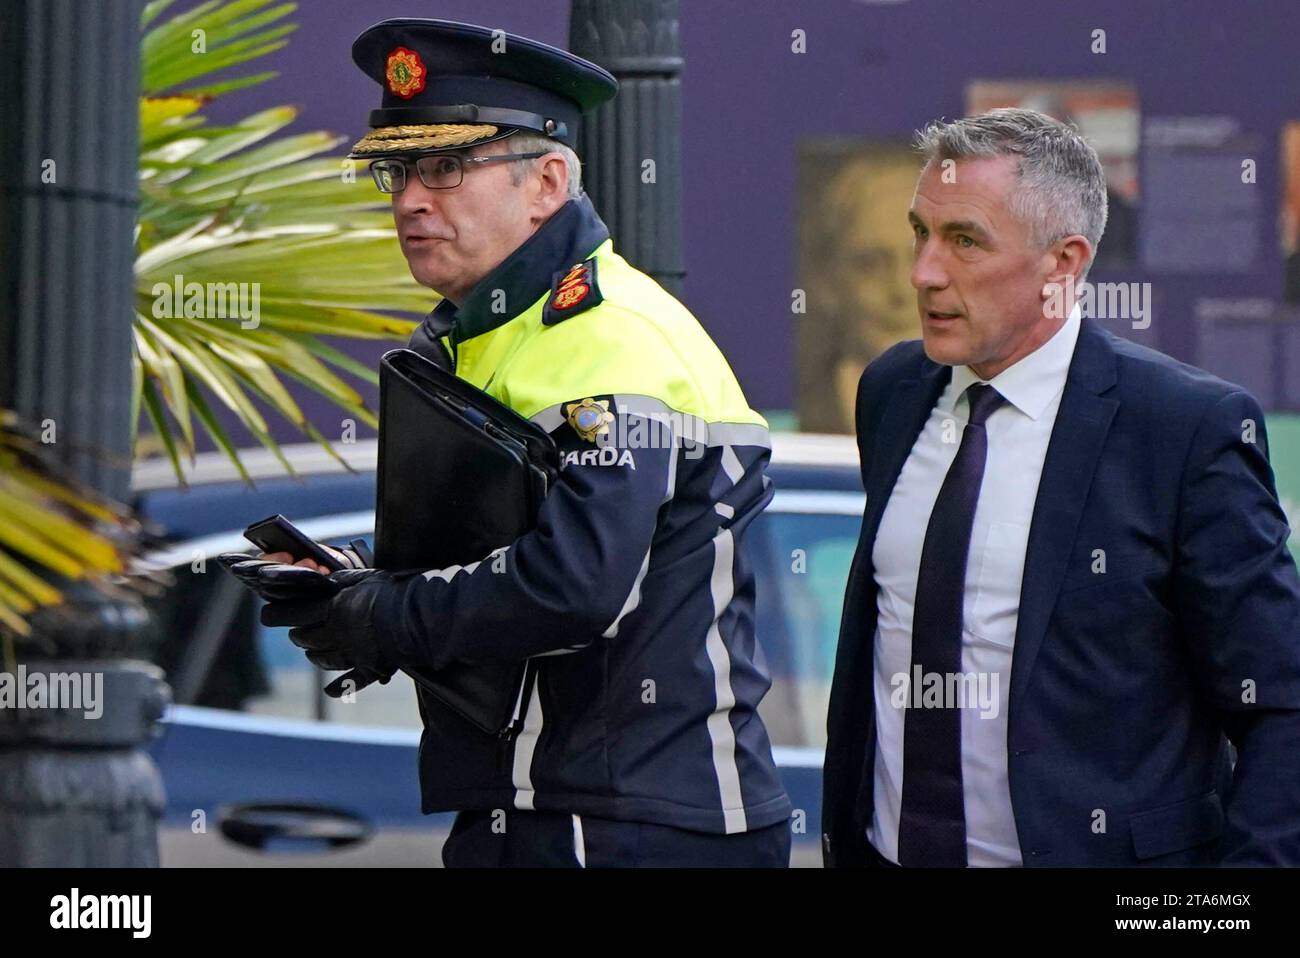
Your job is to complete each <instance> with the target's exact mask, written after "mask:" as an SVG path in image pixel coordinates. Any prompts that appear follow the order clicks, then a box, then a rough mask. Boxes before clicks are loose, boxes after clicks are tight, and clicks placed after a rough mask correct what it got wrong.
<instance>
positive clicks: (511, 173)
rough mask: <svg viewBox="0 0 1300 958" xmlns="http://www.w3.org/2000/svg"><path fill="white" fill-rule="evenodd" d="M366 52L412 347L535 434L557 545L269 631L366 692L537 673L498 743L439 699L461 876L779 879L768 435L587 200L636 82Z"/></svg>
mask: <svg viewBox="0 0 1300 958" xmlns="http://www.w3.org/2000/svg"><path fill="white" fill-rule="evenodd" d="M353 58H354V59H355V61H356V63H357V64H358V66H360V67H361V69H362V70H364V71H365V72H366V73H367V74H368V75H369V76H370V77H371V78H373V79H374V80H376V81H377V82H379V83H380V85H381V86H382V87H383V91H384V92H383V103H382V106H381V108H380V109H378V110H375V111H374V112H372V113H371V115H370V126H371V127H372V129H371V131H370V132H369V133H368V134H367V135H366V136H365V137H364V138H363V139H362V140H361V141H360V142H358V143H357V144H356V146H355V147H354V148H353V152H352V156H353V157H355V158H358V159H362V160H365V161H367V162H368V163H369V166H370V171H371V174H372V176H373V177H374V180H375V183H376V185H377V186H378V187H379V189H380V190H382V191H383V192H385V193H389V194H391V195H392V203H393V216H394V220H395V222H396V225H397V231H398V235H399V239H400V242H401V245H402V251H403V252H404V253H405V255H406V258H407V262H408V263H409V265H410V269H411V273H412V274H413V275H414V276H415V278H416V279H417V280H418V281H419V282H421V283H423V284H424V285H426V286H429V287H430V288H432V289H434V290H436V291H437V292H439V293H441V294H442V296H443V299H442V301H441V302H440V303H439V305H438V307H437V308H436V309H434V310H433V312H432V313H431V314H430V315H429V316H428V318H426V319H425V321H424V322H423V324H422V325H421V326H420V327H419V328H418V330H417V331H416V333H415V334H414V336H413V337H412V339H411V343H410V346H411V348H412V349H415V350H417V351H419V352H420V353H422V354H424V355H425V356H426V357H428V358H430V359H432V360H434V361H435V362H438V363H440V364H442V365H444V366H446V367H449V368H451V369H453V370H454V371H455V373H456V374H457V375H458V376H460V377H462V378H463V379H465V380H467V381H468V382H470V383H472V384H473V385H475V386H478V387H480V388H482V389H484V390H485V391H487V392H488V393H489V394H491V395H492V396H494V397H496V398H497V399H500V400H501V401H503V402H505V403H506V404H507V405H509V406H510V407H511V408H513V409H514V410H516V411H517V412H519V413H520V414H522V415H523V416H525V417H528V418H530V419H532V420H533V421H534V422H537V423H540V424H541V425H542V426H543V427H544V428H545V429H546V430H547V431H548V432H549V433H550V434H551V435H552V436H553V437H554V439H555V440H556V443H557V444H558V446H559V449H560V452H561V458H562V463H563V468H562V471H561V473H560V475H559V478H558V480H557V482H556V484H555V485H554V487H553V488H552V490H551V491H550V493H549V495H548V496H547V498H546V500H545V502H544V504H543V505H542V508H541V511H540V514H539V517H538V523H537V527H536V529H535V530H534V531H532V532H530V533H529V534H527V535H525V536H523V537H522V538H520V539H519V540H517V541H516V542H514V543H513V544H511V545H509V546H508V547H506V548H505V549H504V550H499V551H498V552H496V553H493V554H492V555H491V556H486V557H484V560H483V561H481V562H475V563H472V564H470V565H467V566H464V567H460V566H455V567H452V568H447V569H434V570H428V571H426V572H423V573H422V574H416V575H412V574H406V575H401V574H398V575H393V574H390V573H387V572H376V571H374V570H356V571H347V572H341V573H335V577H336V578H338V579H339V580H340V583H341V584H342V585H343V586H344V587H343V588H342V590H341V591H340V592H339V593H338V594H337V596H336V597H335V598H333V599H332V600H330V601H329V602H328V603H327V604H322V603H315V604H313V603H303V602H288V601H273V602H271V603H270V604H269V605H268V606H267V608H266V610H265V612H264V620H265V621H266V622H267V623H268V624H275V625H292V626H295V627H296V628H294V630H293V633H292V637H293V639H294V641H295V642H296V643H298V644H299V645H301V646H303V647H304V648H307V649H308V650H309V656H310V657H311V658H312V661H314V662H316V663H317V664H319V665H321V666H323V667H326V668H332V669H345V668H346V669H355V670H358V671H357V672H356V673H354V674H357V675H361V676H365V677H366V678H374V677H385V678H386V677H387V676H388V675H391V674H392V673H393V671H394V670H395V669H396V668H397V667H399V666H405V665H420V666H425V667H433V668H438V667H440V666H443V665H445V664H447V663H449V662H451V661H453V660H461V661H466V662H473V661H475V660H476V659H481V658H483V657H508V658H512V659H516V660H518V659H526V660H527V661H528V663H529V664H528V667H527V669H526V670H525V680H524V684H523V687H522V688H521V689H520V692H519V696H518V698H519V707H518V713H519V717H520V722H519V723H517V726H516V727H517V729H518V731H517V732H516V733H514V734H512V735H510V736H508V737H505V738H502V739H500V740H496V739H493V738H492V737H491V736H488V735H485V734H483V733H481V732H479V731H478V730H477V729H474V728H472V727H471V726H469V725H468V724H467V723H465V722H463V721H462V720H461V719H460V718H459V716H457V715H454V714H452V713H451V712H449V711H445V710H441V709H440V707H439V706H438V704H437V703H436V702H432V701H431V700H425V699H424V698H423V696H422V697H421V713H422V716H423V718H424V722H425V732H424V737H423V739H422V743H421V750H420V751H421V788H422V793H423V810H424V811H425V812H426V813H429V812H434V811H444V810H453V809H454V810H458V811H459V812H460V814H459V815H458V816H457V818H456V823H455V826H454V828H453V831H452V834H451V836H450V838H449V839H448V841H447V844H446V846H445V848H444V852H443V857H444V861H445V862H446V864H448V865H492V864H503V865H652V866H653V865H749V866H781V867H784V866H786V865H787V864H788V862H789V852H790V831H789V825H788V819H789V816H790V812H791V808H790V802H789V799H788V798H787V796H786V793H785V790H784V788H783V787H782V784H781V780H780V777H779V775H778V773H777V770H776V768H775V765H774V763H773V760H772V750H771V745H770V743H769V741H768V737H767V732H766V730H765V728H764V726H763V722H762V720H761V719H760V718H759V716H758V704H759V701H760V700H761V699H762V697H763V695H764V694H765V693H766V692H767V689H768V687H769V685H770V682H769V678H768V675H767V674H766V672H765V669H764V667H763V666H762V665H761V664H760V661H759V653H758V649H757V646H756V643H755V638H754V577H753V572H752V569H751V566H750V562H749V560H748V558H747V556H746V550H745V548H744V546H743V540H744V532H745V530H746V528H747V527H748V525H749V523H750V522H751V521H752V520H753V518H754V517H755V516H756V515H757V514H758V513H759V512H760V511H761V510H762V509H763V507H764V506H765V505H766V504H767V502H768V500H769V499H770V498H771V492H770V489H769V482H768V480H767V479H766V477H765V476H764V474H763V473H764V469H765V467H766V464H767V461H768V456H769V445H768V434H767V427H766V424H765V422H764V421H763V419H762V418H761V417H760V416H759V415H758V414H757V413H755V412H754V411H753V410H752V409H750V408H749V406H748V404H747V403H746V401H745V397H744V395H743V394H742V393H741V390H740V387H739V385H738V384H737V383H736V380H735V377H734V375H733V374H732V371H731V369H730V368H729V367H728V365H727V362H726V360H725V359H724V358H723V357H722V355H721V353H720V352H719V351H718V349H717V347H716V346H715V345H714V343H713V342H712V340H711V339H710V338H709V336H708V334H707V333H705V331H704V330H703V328H702V327H701V326H700V324H699V323H698V322H697V321H696V319H695V318H694V317H693V316H692V315H691V314H690V313H689V312H688V311H687V310H686V309H685V308H684V307H683V306H682V304H681V303H679V302H678V301H677V300H675V299H674V298H673V297H672V296H670V295H669V294H668V293H667V292H665V291H664V290H663V289H662V288H661V287H660V286H659V285H657V284H656V283H655V282H654V281H653V280H652V279H650V278H649V277H648V276H646V275H645V274H644V273H642V272H640V271H639V270H637V269H635V268H634V267H633V266H631V265H629V264H628V263H627V262H626V261H625V260H624V259H623V258H622V257H621V256H619V255H618V254H617V253H616V252H615V251H614V248H613V245H612V244H611V241H610V239H609V231H608V229H607V228H606V227H605V224H604V223H603V222H601V220H600V217H599V216H598V215H597V214H596V211H595V210H594V209H593V207H592V205H591V202H590V201H589V200H588V198H587V196H586V195H585V194H584V193H583V191H582V185H581V168H580V166H579V162H578V158H577V156H576V155H575V154H574V152H573V145H574V144H575V142H576V137H577V133H578V124H579V122H580V118H581V115H582V114H583V113H584V112H586V111H588V110H590V109H592V108H593V107H595V106H597V105H598V104H600V103H602V102H604V101H606V100H608V99H609V98H611V97H612V96H614V94H615V92H616V89H617V83H616V81H615V80H614V78H613V77H612V76H610V75H609V74H608V73H606V72H605V71H604V70H602V69H601V68H600V67H598V66H596V65H595V64H592V63H588V62H587V61H585V60H582V59H579V58H578V57H575V56H572V55H571V54H569V53H566V52H565V51H562V50H558V49H555V48H553V47H550V46H547V45H545V44H542V43H537V42H535V41H532V40H528V39H525V38H523V37H517V36H511V35H506V34H502V33H501V32H500V31H497V32H495V33H494V32H493V31H491V30H488V29H485V28H482V27H476V26H470V25H466V24H461V23H451V22H446V21H437V20H411V19H401V20H386V21H384V22H382V23H378V24H376V25H375V26H373V27H371V28H370V29H368V30H366V31H365V32H364V33H362V34H361V36H360V37H359V38H358V39H357V40H356V43H355V44H354V45H353ZM485 508H490V504H488V505H486V506H485ZM278 558H280V559H289V557H287V556H279V557H278ZM305 562H306V563H308V564H310V560H305ZM300 564H301V563H300ZM321 571H324V570H323V569H322V570H321Z"/></svg>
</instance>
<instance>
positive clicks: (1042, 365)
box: [867, 305, 1079, 866]
mask: <svg viewBox="0 0 1300 958" xmlns="http://www.w3.org/2000/svg"><path fill="white" fill-rule="evenodd" d="M1078 337H1079V307H1078V306H1077V305H1076V306H1075V308H1074V309H1073V310H1072V311H1071V313H1070V315H1069V317H1068V318H1067V319H1066V321H1065V323H1064V324H1063V325H1062V326H1061V328H1060V329H1059V330H1057V332H1056V333H1055V335H1053V336H1052V338H1051V339H1049V340H1048V341H1047V342H1046V343H1044V344H1043V345H1042V346H1040V347H1039V348H1038V349H1036V350H1035V351H1034V352H1032V353H1030V354H1029V355H1028V356H1026V357H1025V358H1024V359H1022V360H1020V361H1019V362H1017V363H1016V364H1015V365H1013V366H1010V367H1008V368H1007V369H1005V370H1003V371H1002V372H1001V373H999V374H998V375H997V376H995V377H994V378H993V379H992V380H989V381H988V382H989V384H990V385H991V386H992V387H993V388H994V389H996V390H997V391H998V392H999V393H1001V394H1002V396H1003V398H1004V399H1006V402H1005V403H1004V404H1003V405H1002V406H1000V407H999V408H998V409H996V410H995V411H994V412H993V413H992V415H990V416H989V418H988V421H987V423H986V424H985V429H986V431H987V433H988V456H987V458H986V460H985V465H984V480H983V483H982V484H981V486H980V496H979V502H978V504H977V506H976V507H975V522H974V526H973V527H972V530H971V548H970V556H969V558H968V560H967V564H966V594H965V597H964V600H963V604H962V649H961V668H962V672H963V673H965V674H967V675H970V674H972V673H973V674H974V677H975V681H976V682H979V683H983V684H982V686H980V688H981V689H982V691H983V693H984V695H983V696H982V697H981V701H978V702H977V701H971V700H969V699H968V700H967V704H966V705H965V707H963V708H962V710H961V766H962V788H963V792H964V795H965V809H966V857H967V863H968V864H969V865H972V866H990V865H993V866H997V865H1002V866H1005V865H1019V864H1021V859H1020V843H1019V840H1018V839H1017V836H1016V822H1015V817H1014V815H1013V814H1012V811H1011V792H1010V788H1009V786H1008V784H1007V696H1008V693H1009V690H1010V687H1011V650H1012V647H1013V645H1014V644H1015V638H1016V622H1017V620H1018V619H1019V615H1020V581H1021V577H1022V576H1023V574H1024V568H1025V548H1026V546H1027V544H1028V541H1029V523H1030V519H1031V518H1032V516H1033V511H1034V503H1035V501H1036V499H1037V497H1038V480H1039V478H1040V477H1041V475H1042V471H1043V459H1044V457H1045V456H1046V455H1047V444H1048V441H1049V440H1050V439H1051V437H1052V427H1053V425H1055V423H1056V411H1057V409H1058V407H1059V406H1060V403H1061V394H1062V392H1063V391H1064V388H1065V379H1066V374H1067V373H1068V372H1069V367H1070V360H1071V358H1072V357H1073V355H1074V346H1075V342H1076V341H1077V340H1078ZM983 381H984V380H981V379H980V378H979V377H978V376H977V375H976V374H975V373H974V372H973V371H972V370H971V369H970V367H969V366H957V367H954V369H953V371H952V381H951V382H950V383H949V384H948V386H947V387H946V388H945V389H944V391H943V394H942V395H940V397H939V401H938V402H937V403H936V404H935V406H934V409H932V410H931V412H930V418H929V419H928V420H927V421H926V424H925V427H924V428H923V429H922V430H921V434H920V435H919V436H918V437H917V439H916V443H915V444H914V445H913V446H912V452H911V454H910V455H909V456H908V458H907V462H906V463H905V464H904V465H903V469H902V472H901V473H900V474H899V476H898V481H897V482H896V483H895V484H894V488H893V491H892V493H891V494H890V497H889V502H888V503H887V504H886V506H885V511H884V514H883V515H882V517H881V520H880V528H879V530H878V532H877V533H876V541H875V546H874V548H873V551H872V561H873V563H874V565H875V577H876V585H877V586H878V588H879V594H878V598H877V611H878V613H879V619H878V625H877V631H876V636H875V653H874V662H875V697H876V704H875V712H876V759H875V770H874V774H875V808H874V810H873V812H872V819H871V827H870V828H869V829H868V832H867V837H868V838H869V839H870V840H871V842H872V844H873V845H875V847H876V848H877V850H879V851H880V853H881V854H882V855H884V856H885V857H886V858H888V859H889V860H890V861H893V862H897V861H898V823H899V815H900V811H901V808H902V794H903V792H902V789H903V724H904V721H905V718H906V714H907V713H906V709H905V708H902V707H898V705H897V704H896V703H897V702H899V701H902V700H904V699H903V696H902V695H900V694H898V693H897V692H896V689H898V688H899V687H900V680H899V679H898V678H897V677H899V676H909V671H910V669H911V662H912V611H913V606H914V604H915V600H916V579H917V574H918V572H919V570H920V566H921V547H922V545H923V543H924V541H925V531H926V527H927V526H928V524H929V521H930V512H931V510H932V509H933V508H934V503H935V500H936V499H937V498H938V496H939V487H940V486H941V485H942V483H943V480H944V477H945V476H946V475H947V474H948V467H949V466H951V465H952V461H953V459H954V458H956V456H957V448H958V446H959V445H960V443H961V437H962V430H963V429H964V428H965V425H966V419H967V414H968V411H969V404H968V402H967V399H966V397H965V395H964V393H965V391H966V388H967V387H968V386H970V385H971V384H973V383H977V382H983ZM909 677H910V676H909ZM973 687H975V686H972V685H968V686H967V688H973ZM915 694H917V693H915V692H911V693H907V696H906V700H908V701H910V700H911V696H912V695H915Z"/></svg>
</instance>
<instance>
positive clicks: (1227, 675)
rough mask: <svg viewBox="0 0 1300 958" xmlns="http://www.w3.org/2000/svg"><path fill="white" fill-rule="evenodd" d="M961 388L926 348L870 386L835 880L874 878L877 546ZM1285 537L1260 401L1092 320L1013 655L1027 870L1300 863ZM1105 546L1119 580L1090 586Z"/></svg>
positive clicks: (832, 723) (838, 741) (835, 795)
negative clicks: (923, 437)
mask: <svg viewBox="0 0 1300 958" xmlns="http://www.w3.org/2000/svg"><path fill="white" fill-rule="evenodd" d="M951 375H952V370H951V367H948V366H942V365H939V364H936V363H934V362H931V361H930V360H929V359H927V358H926V356H925V352H924V350H923V348H922V345H921V343H920V342H919V341H914V342H908V343H901V344H899V345H898V346H895V347H894V348H893V349H891V350H889V351H888V352H887V353H885V354H884V355H883V356H881V357H879V358H878V359H877V360H875V361H874V362H873V363H872V364H871V365H870V366H869V367H867V370H866V372H865V373H863V376H862V381H861V383H860V384H859V387H858V400H857V433H858V446H859V451H860V453H861V457H862V477H863V484H864V486H865V488H866V491H867V506H866V512H865V515H864V517H863V522H862V533H861V538H860V540H859V543H858V549H857V555H856V556H855V558H854V561H853V567H852V571H851V573H850V576H849V583H848V591H847V594H846V596H845V602H844V615H843V621H842V625H841V631H840V639H839V650H838V653H837V655H836V661H835V679H834V684H833V686H832V690H831V701H830V711H829V716H828V722H827V730H828V735H829V737H828V742H827V748H826V764H825V772H824V784H823V808H822V823H823V836H822V845H823V853H824V858H825V861H826V864H827V865H832V866H835V865H838V866H845V865H850V866H851V865H861V864H863V863H864V861H865V860H866V847H867V846H866V838H865V835H864V832H865V829H866V827H867V825H868V824H869V823H870V821H871V810H872V786H873V781H872V778H873V761H874V749H875V728H874V705H873V695H872V641H873V636H874V634H875V628H876V592H877V590H876V584H875V577H874V574H873V569H872V558H871V554H872V547H873V545H874V543H875V538H876V530H877V529H878V527H879V525H880V517H881V513H882V512H883V510H884V507H885V503H886V502H887V501H888V499H889V495H890V492H891V490H892V489H893V487H894V483H895V481H896V480H897V478H898V475H899V472H900V471H901V469H902V467H903V463H904V462H905V460H906V459H907V457H908V454H909V452H910V451H911V449H912V445H913V443H914V442H915V441H916V438H917V436H918V435H919V434H920V431H921V428H922V426H923V425H924V423H925V421H926V419H927V417H928V416H929V414H930V410H931V408H932V407H933V406H934V404H935V402H936V400H937V399H938V397H939V395H940V393H941V392H942V391H943V388H944V386H946V385H947V383H948V381H949V380H950V378H951ZM1252 433H1253V434H1252ZM1252 439H1253V441H1250V440H1252ZM916 521H917V522H918V523H924V522H926V521H927V517H925V516H917V517H916ZM1288 535H1289V530H1288V528H1287V523H1286V517H1285V515H1284V514H1283V511H1282V509H1281V507H1280V505H1279V504H1278V500H1277V493H1276V491H1275V488H1274V483H1273V473H1272V469H1271V467H1270V466H1269V461H1268V446H1267V439H1266V437H1265V432H1264V417H1263V413H1262V411H1261V409H1260V407H1259V405H1258V403H1256V401H1255V400H1254V399H1253V398H1252V397H1251V396H1250V395H1249V394H1248V393H1246V392H1245V391H1244V390H1242V389H1241V388H1239V387H1237V386H1233V385H1231V384H1229V383H1226V382H1224V381H1222V380H1220V379H1217V378H1215V377H1214V376H1211V375H1210V374H1208V373H1206V372H1204V371H1202V370H1199V369H1196V368H1194V367H1191V366H1186V365H1184V364H1182V363H1178V362H1176V361H1174V360H1173V359H1170V358H1169V357H1168V356H1165V355H1163V354H1162V353H1158V352H1155V351H1154V350H1150V349H1146V348H1144V347H1142V346H1138V345H1135V344H1133V343H1130V342H1128V341H1127V340H1124V339H1121V338H1120V337H1117V336H1115V335H1113V334H1111V333H1110V332H1108V331H1106V330H1105V329H1103V328H1102V327H1100V326H1099V325H1097V324H1096V323H1095V322H1093V321H1092V320H1084V321H1083V324H1082V328H1081V330H1080V333H1079V340H1078V345H1077V347H1076V349H1075V353H1074V357H1073V360H1072V362H1071V365H1070V371H1069V376H1068V378H1067V381H1066V385H1065V392H1064V394H1063V396H1062V398H1061V405H1060V409H1059V411H1058V413H1057V418H1056V424H1055V427H1054V428H1053V431H1052V437H1051V442H1050V444H1049V446H1048V450H1047V455H1046V459H1045V461H1044V464H1043V473H1042V480H1041V482H1040V485H1039V491H1038V499H1037V501H1036V503H1035V505H1034V511H1033V519H1032V522H1031V525H1030V531H1029V542H1028V547H1027V551H1026V556H1025V573H1024V579H1023V581H1022V585H1021V594H1020V617H1019V623H1018V625H1017V628H1016V640H1015V647H1014V651H1013V658H1012V669H1011V681H1010V693H1009V694H1010V702H1009V705H1008V712H1007V719H1008V730H1007V760H1008V778H1009V785H1010V791H1011V804H1012V808H1013V811H1014V814H1015V822H1016V831H1017V833H1018V835H1019V840H1020V848H1021V852H1022V856H1023V859H1024V862H1025V864H1026V865H1048V866H1062V865H1067V866H1068V865H1105V866H1116V865H1119V866H1122V865H1156V864H1159V865H1196V864H1224V865H1239V864H1242V865H1244V864H1276V865H1300V581H1298V580H1297V577H1296V570H1295V565H1294V563H1293V562H1292V559H1291V555H1290V553H1289V551H1288V549H1287V537H1288ZM1099 549H1100V550H1104V555H1105V573H1104V574H1101V573H1096V572H1094V571H1093V570H1094V568H1096V567H1097V565H1095V564H1094V560H1095V558H1096V556H1097V555H1098V554H1097V553H1096V552H1095V550H1099ZM1229 741H1231V743H1232V744H1233V745H1234V746H1235V747H1236V750H1237V758H1236V762H1235V768H1234V765H1233V754H1232V751H1231V750H1230V748H1229Z"/></svg>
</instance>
